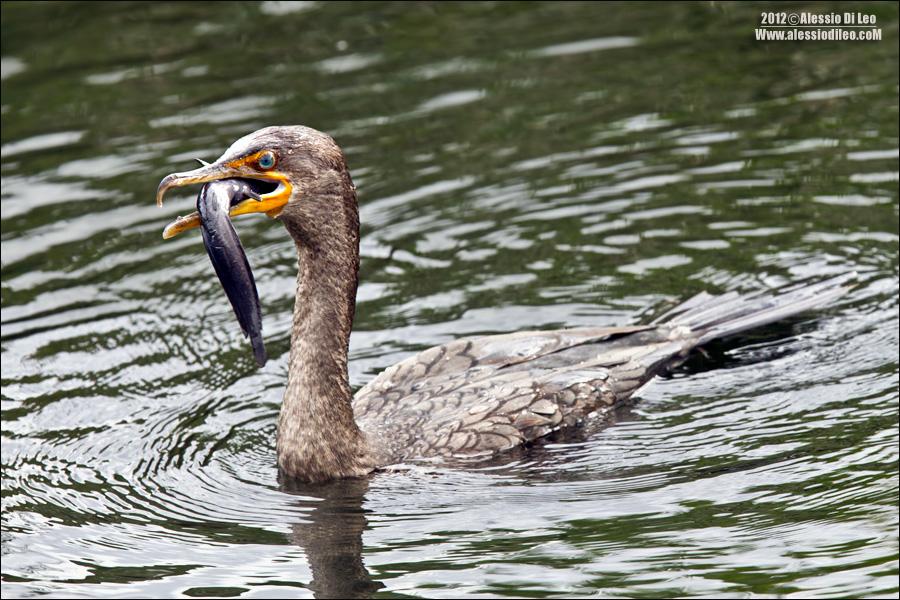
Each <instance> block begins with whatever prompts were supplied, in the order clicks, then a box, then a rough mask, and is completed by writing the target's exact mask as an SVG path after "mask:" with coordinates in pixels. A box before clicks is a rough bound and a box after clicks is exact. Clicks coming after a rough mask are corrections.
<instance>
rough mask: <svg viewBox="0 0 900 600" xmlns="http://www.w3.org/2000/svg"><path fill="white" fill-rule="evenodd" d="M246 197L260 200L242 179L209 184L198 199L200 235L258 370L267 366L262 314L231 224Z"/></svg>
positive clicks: (244, 256) (247, 267)
mask: <svg viewBox="0 0 900 600" xmlns="http://www.w3.org/2000/svg"><path fill="white" fill-rule="evenodd" d="M247 198H255V199H257V200H258V199H259V195H258V194H257V193H256V191H255V190H254V189H253V187H252V186H251V184H250V183H249V182H247V181H244V180H242V179H221V180H218V181H210V182H208V183H207V184H205V185H204V186H203V189H201V190H200V194H199V195H198V196H197V212H198V213H199V215H200V233H201V234H203V244H204V245H205V246H206V253H207V254H208V255H209V260H210V262H212V264H213V267H214V268H215V270H216V275H218V277H219V282H220V283H221V284H222V288H223V289H224V290H225V294H226V295H227V296H228V300H229V302H231V307H232V308H233V309H234V314H235V316H237V319H238V322H239V323H240V324H241V330H242V331H243V332H244V337H247V338H250V344H251V345H252V346H253V355H254V356H255V357H256V362H257V363H258V364H259V366H260V367H262V366H264V365H265V364H266V348H265V346H264V345H263V339H262V311H261V310H260V306H259V294H258V293H257V291H256V281H255V280H254V279H253V272H252V271H251V270H250V263H249V262H247V255H246V254H245V253H244V248H243V246H241V240H240V239H239V238H238V235H237V232H235V230H234V227H232V225H231V220H230V219H229V216H228V213H229V210H230V209H231V207H232V206H233V205H235V204H237V203H239V202H241V201H242V200H246V199H247Z"/></svg>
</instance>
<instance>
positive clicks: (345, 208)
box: [276, 177, 374, 482]
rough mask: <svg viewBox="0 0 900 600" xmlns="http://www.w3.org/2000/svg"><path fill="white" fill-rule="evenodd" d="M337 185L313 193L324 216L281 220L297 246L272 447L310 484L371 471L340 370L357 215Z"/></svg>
mask: <svg viewBox="0 0 900 600" xmlns="http://www.w3.org/2000/svg"><path fill="white" fill-rule="evenodd" d="M348 181H349V177H348ZM342 187H344V189H343V190H342V192H343V193H334V194H333V195H329V194H325V195H322V194H318V195H317V198H316V204H317V205H318V207H317V208H316V210H317V211H320V210H321V207H322V206H323V205H324V206H330V207H331V208H333V209H334V210H329V211H328V212H329V213H330V214H329V215H328V217H329V218H327V219H323V218H322V215H321V214H319V215H317V217H318V218H316V216H314V215H312V214H310V215H303V214H301V213H302V212H303V211H302V209H295V210H294V211H293V213H289V214H287V215H284V216H282V217H281V220H282V221H283V222H284V225H285V227H286V228H287V230H288V232H289V233H290V234H291V237H292V238H293V239H294V244H295V245H296V247H297V254H298V260H299V265H300V269H299V273H298V276H297V295H296V301H295V306H294V319H293V327H292V330H291V331H292V333H291V353H290V364H289V368H288V380H287V388H286V389H285V392H284V400H283V401H282V406H281V414H280V416H279V419H278V434H277V438H276V450H277V454H278V464H279V466H280V467H281V468H282V469H283V470H284V471H285V472H286V473H287V474H288V475H290V476H294V477H297V478H300V479H304V480H307V481H315V482H320V481H327V480H330V479H334V478H337V477H347V476H360V475H364V474H366V473H368V472H370V471H371V470H372V469H373V468H374V465H373V464H372V462H373V459H372V453H371V450H370V448H369V447H368V444H367V442H366V438H365V436H364V435H363V434H362V432H361V431H360V430H359V427H357V425H356V421H355V420H354V417H353V408H352V405H351V400H352V394H351V391H350V382H349V379H348V375H347V350H348V345H349V342H350V330H351V327H352V325H353V314H354V309H355V305H356V287H357V276H358V272H359V217H358V210H357V207H356V195H355V192H354V191H353V187H352V183H351V184H350V186H349V188H347V187H346V186H342ZM348 194H349V195H351V196H352V197H348ZM329 196H331V197H329ZM307 217H312V220H310V219H309V218H307Z"/></svg>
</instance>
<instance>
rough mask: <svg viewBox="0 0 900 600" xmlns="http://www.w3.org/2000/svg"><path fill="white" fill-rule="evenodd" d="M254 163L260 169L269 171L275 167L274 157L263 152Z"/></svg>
mask: <svg viewBox="0 0 900 600" xmlns="http://www.w3.org/2000/svg"><path fill="white" fill-rule="evenodd" d="M256 162H257V163H258V164H259V166H260V168H262V169H271V168H272V167H274V166H275V155H274V154H272V153H271V152H263V153H262V154H261V155H260V157H259V160H257V161H256Z"/></svg>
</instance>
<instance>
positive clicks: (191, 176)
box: [156, 157, 293, 239]
mask: <svg viewBox="0 0 900 600" xmlns="http://www.w3.org/2000/svg"><path fill="white" fill-rule="evenodd" d="M252 158H253V157H250V159H252ZM250 159H246V158H245V159H238V160H234V161H231V162H227V163H222V162H215V163H212V164H205V165H203V166H202V167H200V168H199V169H194V170H193V171H186V172H184V173H172V174H171V175H167V176H166V177H165V178H164V179H163V180H162V181H161V182H160V183H159V188H157V190H156V203H157V205H158V206H162V200H163V196H164V195H165V193H166V192H167V191H168V190H169V189H171V188H173V187H181V186H183V185H191V184H193V183H207V182H209V181H217V180H219V179H252V180H256V181H263V182H266V183H269V184H271V186H272V187H273V188H274V189H272V190H271V191H269V192H266V193H262V194H260V195H259V200H256V199H254V198H247V199H245V200H243V201H241V202H240V203H238V204H236V205H234V206H232V207H231V209H230V211H229V213H228V216H229V217H235V216H237V215H243V214H247V213H265V214H266V215H268V216H269V217H275V216H277V215H278V213H280V212H281V209H283V208H284V206H285V204H287V203H288V200H289V199H290V197H291V191H292V189H293V188H292V187H291V183H290V181H289V180H288V178H287V177H286V176H285V175H283V174H282V173H279V172H278V171H277V170H271V171H261V170H259V169H256V168H254V167H253V166H251V165H252V164H253V163H252V161H251V160H250ZM199 226H200V215H199V214H198V213H196V212H195V213H191V214H189V215H187V216H186V217H178V219H176V220H175V221H173V222H172V223H170V224H169V225H168V226H167V227H166V229H165V230H164V231H163V238H164V239H169V238H171V237H174V236H176V235H178V234H179V233H181V232H182V231H187V230H188V229H193V228H195V227H199Z"/></svg>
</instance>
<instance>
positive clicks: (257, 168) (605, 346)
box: [157, 126, 853, 482]
mask: <svg viewBox="0 0 900 600" xmlns="http://www.w3.org/2000/svg"><path fill="white" fill-rule="evenodd" d="M229 178H237V179H243V180H246V181H248V184H251V185H252V188H253V189H254V190H256V191H257V192H258V193H259V199H256V198H250V197H246V198H236V199H235V201H234V202H233V203H232V208H231V216H235V215H238V214H244V213H247V212H265V213H266V214H268V215H270V216H274V217H276V218H278V219H279V220H280V221H281V222H282V223H283V224H284V226H285V228H286V229H287V231H288V233H289V234H290V236H291V238H292V239H293V241H294V245H295V246H296V248H297V256H298V266H299V273H298V277H297V289H296V304H295V308H294V318H293V325H292V329H291V352H290V365H289V370H288V380H287V387H286V389H285V393H284V401H283V403H282V408H281V415H280V417H279V419H278V434H277V440H276V447H277V454H278V464H279V466H280V467H281V468H282V469H283V470H284V472H285V473H287V474H288V475H291V476H294V477H297V478H300V479H303V480H307V481H313V482H322V481H327V480H330V479H334V478H338V477H352V476H361V475H365V474H367V473H369V472H371V471H373V470H375V469H377V468H379V467H384V466H388V465H391V464H394V463H398V462H401V461H404V460H409V459H414V458H420V457H431V456H444V457H451V456H460V455H473V454H479V453H490V452H494V451H498V450H504V449H507V448H511V447H514V446H517V445H520V444H524V443H527V442H530V441H533V440H535V439H537V438H539V437H541V436H544V435H546V434H548V433H550V432H552V431H555V430H558V429H560V428H569V427H574V426H577V425H578V424H579V423H580V422H581V421H582V420H583V419H584V418H585V417H586V416H587V415H589V414H591V413H592V412H595V411H598V410H602V409H605V408H608V407H611V406H614V405H615V404H617V403H619V402H622V401H624V400H626V399H627V398H629V397H630V396H631V395H632V394H633V393H634V392H635V390H637V389H638V388H639V387H640V386H641V385H643V384H644V383H646V382H647V381H648V380H649V379H651V378H652V377H653V376H655V375H657V374H659V373H661V372H664V371H666V370H668V369H670V368H672V367H673V366H675V365H678V364H680V363H681V362H682V361H683V360H684V359H685V358H686V357H687V356H688V354H689V353H690V352H691V350H693V349H694V348H696V347H697V346H699V345H702V344H705V343H707V342H709V341H710V340H713V339H716V338H720V337H724V336H727V335H731V334H734V333H738V332H740V331H744V330H746V329H750V328H753V327H759V326H761V325H765V324H767V323H771V322H773V321H776V320H779V319H783V318H785V317H788V316H791V315H793V314H796V313H799V312H802V311H804V310H807V309H809V308H811V307H813V306H816V305H818V304H821V303H824V302H826V301H828V300H830V299H832V298H834V297H836V296H839V295H841V294H842V293H844V292H845V291H846V289H847V288H846V287H845V285H846V284H847V282H848V281H849V280H850V279H851V278H852V277H853V276H852V275H850V276H844V277H838V278H834V279H831V280H828V281H824V282H821V283H818V284H814V285H810V286H805V287H798V288H796V289H793V290H790V291H788V292H786V293H783V294H781V295H778V296H760V297H756V298H746V297H741V296H738V295H737V294H734V293H730V294H725V295H722V296H718V297H713V296H710V295H708V294H700V295H698V296H696V297H694V298H692V299H691V300H689V301H687V302H685V303H684V304H682V305H681V306H679V307H677V308H676V309H674V310H673V311H672V312H671V313H670V314H671V315H672V317H671V318H670V319H668V320H667V321H666V322H664V323H660V324H655V325H646V326H634V327H618V328H590V329H573V330H560V331H544V332H521V333H512V334H507V335H498V336H490V337H482V338H478V339H464V340H457V341H454V342H450V343H447V344H443V345H441V346H437V347H434V348H431V349H429V350H426V351H424V352H422V353H420V354H417V355H415V356H412V357H410V358H408V359H406V360H404V361H403V362H401V363H399V364H397V365H395V366H393V367H391V368H389V369H387V370H386V371H384V372H383V373H381V374H380V375H379V376H378V377H376V378H375V379H373V380H372V381H371V382H370V383H369V384H368V385H366V386H365V387H363V388H362V389H361V390H359V392H357V394H356V396H355V397H352V396H351V390H350V384H349V381H348V377H347V346H348V342H349V339H350V328H351V325H352V323H353V312H354V307H355V301H356V287H357V274H358V270H359V212H358V208H357V200H356V192H355V188H354V186H353V182H352V181H351V179H350V173H349V171H348V169H347V165H346V163H345V162H344V157H343V155H342V154H341V151H340V149H339V148H338V146H337V145H336V144H335V143H334V141H333V140H332V139H331V138H330V137H328V136H327V135H325V134H323V133H321V132H319V131H316V130H314V129H310V128H307V127H300V126H296V127H267V128H265V129H261V130H259V131H257V132H255V133H252V134H250V135H248V136H246V137H244V138H241V139H240V140H238V141H237V142H235V143H234V145H232V146H231V148H229V149H228V150H227V151H226V152H225V154H224V155H223V156H222V157H221V158H220V159H219V160H218V161H216V162H215V163H213V164H210V165H204V166H202V167H201V168H199V169H196V170H194V171H190V172H187V173H175V174H172V175H169V176H168V177H166V178H165V179H163V181H162V182H161V183H160V186H159V190H158V193H157V198H158V200H159V201H160V202H161V199H162V195H163V194H164V193H165V191H166V190H167V189H169V188H171V187H174V186H179V185H187V184H190V183H201V182H209V181H217V180H221V179H229ZM199 222H200V219H199V217H198V216H197V215H191V216H189V217H186V218H183V219H179V220H178V221H176V222H174V223H173V224H172V225H170V226H169V227H168V228H167V229H166V233H165V236H166V237H170V236H171V235H175V234H177V233H179V232H181V231H183V230H185V229H189V228H191V227H194V226H197V225H198V224H199ZM238 247H239V246H238Z"/></svg>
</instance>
